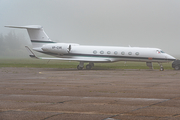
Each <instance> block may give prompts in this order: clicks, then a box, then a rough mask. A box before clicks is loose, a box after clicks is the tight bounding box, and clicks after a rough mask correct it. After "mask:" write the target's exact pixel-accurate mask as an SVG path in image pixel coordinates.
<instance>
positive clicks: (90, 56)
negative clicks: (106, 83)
mask: <svg viewBox="0 0 180 120" xmlns="http://www.w3.org/2000/svg"><path fill="white" fill-rule="evenodd" d="M5 27H9V28H20V29H27V32H28V34H29V37H30V40H31V43H32V47H33V48H32V49H33V50H34V51H37V52H40V53H44V54H47V55H51V56H54V58H48V57H37V56H36V55H35V54H34V53H33V52H32V50H31V49H30V48H29V47H28V46H25V47H26V49H27V50H28V52H29V56H30V57H31V58H37V59H48V60H68V61H78V62H79V65H77V69H78V70H82V69H83V67H84V63H89V64H87V65H86V69H88V70H89V69H91V68H92V67H93V66H94V63H110V62H117V61H136V62H146V65H147V66H148V67H149V68H150V69H153V64H152V63H153V62H157V63H158V64H159V65H160V71H163V70H164V68H163V66H162V63H164V62H172V61H174V60H176V58H174V57H173V56H171V55H169V54H167V53H165V52H163V51H162V50H161V49H159V48H146V47H131V46H129V47H118V46H89V45H79V44H76V43H57V42H54V41H52V40H51V39H50V38H49V37H48V36H47V34H46V33H45V31H44V29H43V27H42V26H40V25H28V26H11V25H8V26H5Z"/></svg>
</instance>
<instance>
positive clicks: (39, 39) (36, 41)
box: [5, 25, 55, 50]
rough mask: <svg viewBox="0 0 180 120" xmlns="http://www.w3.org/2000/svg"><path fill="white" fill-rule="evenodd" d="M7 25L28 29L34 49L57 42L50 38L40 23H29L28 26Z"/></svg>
mask: <svg viewBox="0 0 180 120" xmlns="http://www.w3.org/2000/svg"><path fill="white" fill-rule="evenodd" d="M5 27H9V28H20V29H27V31H28V34H29V37H30V40H31V42H32V46H33V49H34V50H38V49H41V48H42V46H43V45H45V44H49V43H55V42H53V41H52V40H50V38H49V37H48V36H47V34H46V33H45V32H44V29H43V27H42V26H40V25H28V26H11V25H8V26H5Z"/></svg>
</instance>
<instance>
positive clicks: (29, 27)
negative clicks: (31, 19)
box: [5, 25, 43, 29]
mask: <svg viewBox="0 0 180 120" xmlns="http://www.w3.org/2000/svg"><path fill="white" fill-rule="evenodd" d="M5 27H9V28H21V29H42V28H43V27H42V26H40V25H27V26H13V25H7V26H5Z"/></svg>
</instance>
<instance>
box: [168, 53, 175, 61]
mask: <svg viewBox="0 0 180 120" xmlns="http://www.w3.org/2000/svg"><path fill="white" fill-rule="evenodd" d="M166 58H167V60H170V61H174V60H176V58H175V57H173V56H171V55H169V54H166Z"/></svg>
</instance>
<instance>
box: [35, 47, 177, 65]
mask: <svg viewBox="0 0 180 120" xmlns="http://www.w3.org/2000/svg"><path fill="white" fill-rule="evenodd" d="M69 45H71V49H70V50H69V48H68V46H69ZM68 50H69V51H68ZM39 52H43V53H45V54H49V55H53V56H56V57H60V58H82V59H85V61H86V62H88V60H87V59H88V58H89V62H90V61H92V59H97V58H98V59H100V58H101V59H106V60H105V61H101V62H115V61H142V62H168V61H172V60H174V59H175V58H174V57H172V56H170V55H168V54H167V53H164V52H163V51H162V50H161V49H158V48H142V47H112V46H87V45H77V44H74V45H73V44H68V43H52V44H47V45H45V46H44V47H43V48H42V51H39ZM94 62H100V61H96V60H94Z"/></svg>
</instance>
